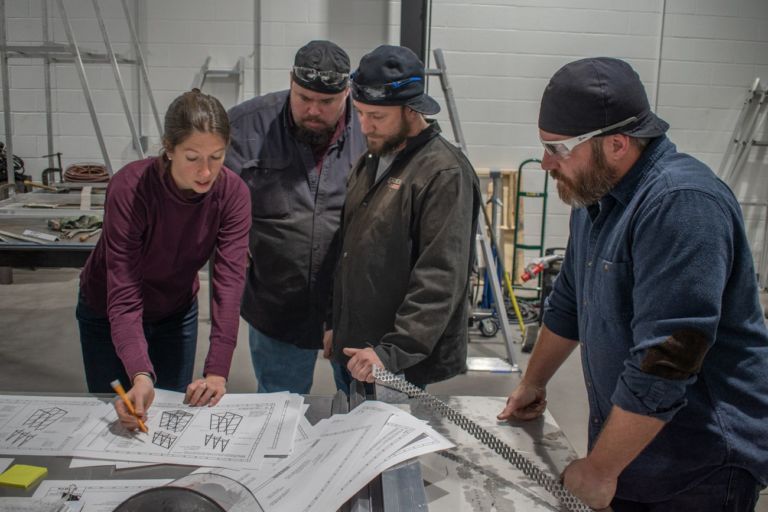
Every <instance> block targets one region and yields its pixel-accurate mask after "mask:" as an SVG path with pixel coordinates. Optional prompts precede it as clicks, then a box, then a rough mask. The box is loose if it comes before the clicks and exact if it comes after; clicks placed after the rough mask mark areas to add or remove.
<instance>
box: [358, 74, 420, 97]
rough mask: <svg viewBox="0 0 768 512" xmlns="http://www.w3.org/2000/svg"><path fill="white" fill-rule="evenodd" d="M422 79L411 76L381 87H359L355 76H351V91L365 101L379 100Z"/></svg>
mask: <svg viewBox="0 0 768 512" xmlns="http://www.w3.org/2000/svg"><path fill="white" fill-rule="evenodd" d="M423 80H424V79H423V78H422V77H420V76H412V77H410V78H404V79H403V80H396V81H394V82H389V83H388V84H382V85H360V84H357V83H355V74H354V73H353V74H352V91H353V92H354V93H355V95H356V96H361V97H362V98H364V99H367V100H381V99H384V98H387V97H389V96H393V95H394V94H395V93H396V92H397V90H398V89H400V88H401V87H404V86H406V85H408V84H410V83H413V82H422V81H423Z"/></svg>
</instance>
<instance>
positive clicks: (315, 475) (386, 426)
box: [199, 401, 453, 512]
mask: <svg viewBox="0 0 768 512" xmlns="http://www.w3.org/2000/svg"><path fill="white" fill-rule="evenodd" d="M300 430H301V429H300ZM309 436H310V437H309V438H308V439H307V440H297V442H296V445H295V447H294V452H293V454H291V455H290V456H288V457H286V458H284V459H278V460H275V461H270V462H267V463H265V464H264V466H262V468H261V469H260V470H259V471H247V470H225V469H219V468H201V469H200V470H199V472H210V473H218V474H222V475H224V476H227V477H229V478H231V479H233V480H237V481H238V482H240V483H242V484H243V485H245V486H246V487H248V489H249V490H251V492H253V494H254V496H255V497H256V499H257V500H258V501H259V505H260V506H261V507H262V508H263V509H264V510H265V511H266V512H297V511H304V512H309V511H313V510H336V509H338V508H339V507H341V506H342V505H343V504H344V502H346V501H347V500H348V499H349V498H351V497H352V496H354V495H355V494H356V493H357V492H358V491H359V490H360V488H362V487H363V486H365V485H366V484H367V483H368V482H369V481H370V480H371V479H373V478H374V477H375V476H376V475H378V474H379V473H381V472H382V471H384V470H386V469H387V468H389V467H392V466H393V465H395V464H397V463H399V462H402V461H404V460H407V459H410V458H412V457H415V456H418V455H421V454H424V453H430V452H433V451H437V450H441V449H446V448H450V447H452V446H453V444H452V443H451V442H450V441H448V440H446V439H445V438H444V437H443V436H441V435H440V434H438V433H437V432H436V431H434V430H433V429H432V428H431V427H430V426H429V425H428V424H427V423H425V422H423V421H421V420H419V419H417V418H415V417H413V416H411V415H410V414H408V413H406V412H404V411H402V410H400V409H398V408H396V407H393V406H390V405H387V404H383V403H381V402H375V401H367V402H364V403H363V404H361V405H359V406H358V407H356V408H355V409H354V410H352V411H351V412H349V413H347V414H337V415H334V416H332V417H330V418H327V419H324V420H321V421H320V422H318V423H317V425H315V426H314V427H312V428H311V430H310V431H309Z"/></svg>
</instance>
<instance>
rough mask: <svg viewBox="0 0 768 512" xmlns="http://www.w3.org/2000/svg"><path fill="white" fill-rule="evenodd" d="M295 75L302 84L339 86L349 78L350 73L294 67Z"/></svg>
mask: <svg viewBox="0 0 768 512" xmlns="http://www.w3.org/2000/svg"><path fill="white" fill-rule="evenodd" d="M293 75H294V76H295V77H296V78H298V79H299V80H301V81H302V82H309V83H311V82H316V81H319V82H320V83H322V84H323V85H328V86H331V87H333V86H339V85H343V84H344V82H346V81H347V79H348V78H349V73H339V72H337V71H319V70H317V69H314V68H305V67H302V66H293Z"/></svg>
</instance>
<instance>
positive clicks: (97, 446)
mask: <svg viewBox="0 0 768 512" xmlns="http://www.w3.org/2000/svg"><path fill="white" fill-rule="evenodd" d="M226 398H227V396H225V399H226ZM182 399H183V395H181V394H180V393H170V392H164V391H158V392H157V393H156V395H155V400H154V402H153V403H152V407H150V409H149V412H148V420H147V421H146V425H147V428H148V429H149V433H148V434H144V433H129V432H127V431H126V430H125V429H123V428H122V427H121V426H120V425H119V423H117V414H116V413H115V412H114V410H111V411H110V412H109V414H107V415H106V416H105V417H104V418H102V419H101V421H100V422H99V423H98V424H97V425H95V426H93V427H92V428H91V429H90V430H89V431H85V435H84V437H83V439H82V440H81V442H80V443H78V445H77V446H76V447H75V448H74V450H73V453H72V454H71V455H74V456H77V457H85V458H91V459H104V458H107V459H112V460H123V461H136V462H158V463H165V464H188V465H194V466H224V467H230V468H243V469H257V468H258V467H259V466H260V465H261V463H262V460H263V457H264V455H265V454H267V453H270V454H273V453H275V450H276V448H280V449H282V450H283V451H285V452H286V453H287V452H289V451H290V449H292V443H293V436H294V435H295V432H296V425H297V423H298V414H293V413H292V411H294V410H295V411H300V410H301V404H302V402H303V399H302V398H301V397H300V396H299V395H290V394H288V393H275V394H249V395H247V396H235V395H230V397H229V399H228V400H222V401H221V402H220V403H219V404H218V405H217V406H215V407H189V406H187V405H184V404H183V403H182ZM287 418H288V419H292V420H293V421H294V424H293V425H288V424H284V423H283V422H284V421H285V420H286V419H287ZM288 435H290V436H291V439H290V446H289V445H288V444H287V443H286V442H283V443H282V444H281V443H280V440H281V439H282V437H281V436H288Z"/></svg>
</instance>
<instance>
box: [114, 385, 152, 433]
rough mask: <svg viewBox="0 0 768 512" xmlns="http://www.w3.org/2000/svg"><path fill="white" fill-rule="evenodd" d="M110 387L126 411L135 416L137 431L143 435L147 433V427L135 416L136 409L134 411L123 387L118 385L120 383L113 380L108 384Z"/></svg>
mask: <svg viewBox="0 0 768 512" xmlns="http://www.w3.org/2000/svg"><path fill="white" fill-rule="evenodd" d="M110 385H111V386H112V389H114V390H115V393H117V395H118V396H119V397H120V399H121V400H122V401H123V403H124V404H125V406H126V407H127V408H128V411H129V412H130V413H131V414H133V415H134V416H136V421H138V422H139V429H140V430H141V431H142V432H144V433H145V434H146V433H148V432H149V430H147V426H146V425H145V424H144V422H143V421H141V417H139V415H138V414H136V409H134V407H133V403H132V402H131V399H130V398H128V395H127V394H126V393H125V389H123V385H122V384H120V381H119V380H113V381H112V382H110Z"/></svg>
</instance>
